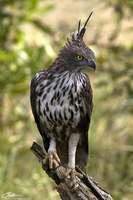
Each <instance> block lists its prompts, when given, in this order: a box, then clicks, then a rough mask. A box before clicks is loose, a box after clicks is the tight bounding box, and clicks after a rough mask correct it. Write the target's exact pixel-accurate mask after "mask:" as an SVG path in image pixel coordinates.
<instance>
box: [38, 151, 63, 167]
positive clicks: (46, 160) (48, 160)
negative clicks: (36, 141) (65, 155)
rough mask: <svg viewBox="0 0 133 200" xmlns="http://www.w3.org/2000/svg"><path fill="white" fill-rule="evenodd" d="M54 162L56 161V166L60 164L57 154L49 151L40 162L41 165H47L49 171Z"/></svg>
mask: <svg viewBox="0 0 133 200" xmlns="http://www.w3.org/2000/svg"><path fill="white" fill-rule="evenodd" d="M54 160H56V162H57V163H58V164H60V159H59V157H58V155H57V153H56V152H54V151H49V152H48V153H47V154H46V156H45V158H44V159H43V160H42V163H43V164H47V163H49V169H53V163H54Z"/></svg>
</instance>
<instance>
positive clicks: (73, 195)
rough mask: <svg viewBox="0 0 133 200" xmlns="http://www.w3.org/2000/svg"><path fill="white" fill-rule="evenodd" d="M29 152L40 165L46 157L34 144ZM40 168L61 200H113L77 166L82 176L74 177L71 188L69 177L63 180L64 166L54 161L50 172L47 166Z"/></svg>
mask: <svg viewBox="0 0 133 200" xmlns="http://www.w3.org/2000/svg"><path fill="white" fill-rule="evenodd" d="M30 150H31V151H32V152H33V153H34V154H35V155H36V156H37V157H38V158H39V161H40V162H41V163H42V160H43V159H44V158H45V155H46V154H45V153H44V151H43V148H42V147H41V146H40V145H38V144H37V143H35V142H34V143H33V145H32V147H31V148H30ZM42 168H43V170H45V171H46V173H47V174H48V176H49V177H51V178H52V179H53V180H54V181H55V183H56V190H57V191H58V193H59V195H60V197H61V199H62V200H113V198H112V197H111V196H110V195H109V194H108V193H107V192H106V191H105V190H103V189H102V188H101V187H100V186H99V185H98V183H97V182H96V181H95V180H94V179H93V178H92V177H90V176H89V175H88V174H85V173H84V172H83V171H82V170H81V169H80V168H79V167H78V166H76V171H77V172H79V173H80V174H82V175H83V178H81V179H80V178H79V177H77V176H76V184H75V185H74V187H72V188H71V187H70V185H72V184H73V183H72V182H71V179H70V177H69V176H68V177H66V178H63V177H64V174H65V172H66V167H65V166H62V165H59V164H58V163H57V162H56V161H55V160H54V168H53V169H51V170H50V169H49V167H48V164H47V165H46V164H45V165H44V164H43V163H42Z"/></svg>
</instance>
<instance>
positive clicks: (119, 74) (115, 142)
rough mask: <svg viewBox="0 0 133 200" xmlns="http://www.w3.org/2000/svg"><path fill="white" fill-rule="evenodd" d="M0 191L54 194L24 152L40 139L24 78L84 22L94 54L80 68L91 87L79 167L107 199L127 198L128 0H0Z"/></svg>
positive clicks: (131, 86)
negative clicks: (91, 62) (89, 66)
mask: <svg viewBox="0 0 133 200" xmlns="http://www.w3.org/2000/svg"><path fill="white" fill-rule="evenodd" d="M0 5H1V6H0V177H1V178H0V197H1V195H2V194H4V193H7V192H12V193H15V194H17V195H22V196H23V197H24V198H31V199H32V200H36V199H39V200H43V199H46V200H52V199H55V200H59V199H60V198H59V195H58V193H57V192H56V190H55V184H54V182H53V181H52V180H51V179H50V178H49V177H48V176H47V175H46V174H45V172H44V171H43V170H42V169H41V164H40V163H39V162H38V159H37V158H36V157H35V156H34V155H33V154H32V153H31V152H30V147H31V145H32V143H33V141H35V142H37V143H39V144H40V145H42V139H41V136H40V134H39V132H38V130H37V127H36V124H35V123H34V120H33V116H32V113H31V107H30V100H29V98H30V97H29V96H30V94H29V93H30V81H31V79H32V77H33V76H34V75H35V74H36V72H37V71H39V70H42V69H44V68H46V67H48V66H49V65H50V64H51V63H52V62H53V61H54V59H55V58H56V56H57V54H58V52H59V49H60V48H61V47H62V46H63V45H64V43H65V42H66V38H67V37H68V36H69V34H70V33H71V32H73V31H76V30H77V25H78V20H79V18H80V17H81V18H82V23H84V22H85V20H86V19H87V17H88V15H89V14H90V12H91V10H92V8H93V7H94V8H95V10H94V13H93V15H92V17H91V20H90V21H89V23H88V25H87V31H86V34H85V38H84V41H85V43H86V44H87V45H88V46H89V47H90V48H91V49H92V50H93V51H94V53H95V55H96V63H97V69H96V71H95V72H93V71H92V70H87V71H86V72H87V73H88V75H89V77H90V80H91V84H92V88H93V94H94V110H93V115H92V121H91V127H90V131H89V137H90V147H89V148H90V162H89V166H88V167H87V173H88V174H89V175H90V176H92V177H93V178H94V179H96V181H97V182H98V183H99V185H100V186H101V187H103V188H104V189H105V190H106V191H108V192H109V193H110V194H111V195H112V197H113V198H114V199H115V200H131V199H133V1H132V0H70V1H68V0H63V1H59V0H56V1H53V0H51V1H48V0H23V1H21V0H12V1H10V0H0Z"/></svg>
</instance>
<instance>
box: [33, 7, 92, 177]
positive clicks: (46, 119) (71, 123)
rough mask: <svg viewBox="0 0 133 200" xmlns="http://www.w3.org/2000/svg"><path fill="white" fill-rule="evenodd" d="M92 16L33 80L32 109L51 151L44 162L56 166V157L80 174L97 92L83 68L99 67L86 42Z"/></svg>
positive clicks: (48, 149) (83, 163) (85, 160)
mask: <svg viewBox="0 0 133 200" xmlns="http://www.w3.org/2000/svg"><path fill="white" fill-rule="evenodd" d="M92 12H93V11H92ZM92 12H91V14H92ZM91 14H90V16H91ZM90 16H89V17H88V19H87V21H86V23H85V25H84V26H83V27H82V28H81V30H80V23H81V20H80V21H79V26H78V32H77V34H76V36H75V35H74V33H73V34H72V35H71V39H67V43H66V44H65V45H64V47H63V48H62V49H61V50H60V53H59V55H58V57H57V58H56V59H55V61H54V62H53V63H52V64H51V65H50V66H49V68H47V69H45V70H43V71H40V72H38V73H37V74H36V75H35V77H34V78H33V79H32V81H31V107H32V112H33V115H34V118H35V122H36V124H37V126H38V129H39V132H40V134H41V136H42V138H43V143H44V147H45V150H46V151H47V152H48V154H47V155H48V156H47V158H46V159H45V160H44V163H46V162H47V161H48V160H49V167H50V168H52V167H53V161H51V159H49V158H52V159H56V160H57V162H60V161H61V163H62V164H67V165H68V167H69V170H68V171H67V173H66V175H68V174H69V172H71V173H73V172H74V173H75V174H76V172H75V171H74V169H75V164H76V165H79V166H80V167H81V168H82V169H83V170H85V166H86V164H87V160H88V130H89V126H90V121H91V113H92V109H93V102H92V98H93V95H92V89H91V85H90V81H89V78H88V76H87V75H86V74H85V73H84V72H83V69H84V68H85V67H87V66H90V67H92V68H94V70H95V68H96V65H95V61H94V60H95V56H94V53H93V52H92V50H91V49H90V48H89V47H87V46H86V44H85V43H84V42H83V36H84V33H85V30H86V24H87V22H88V20H89V18H90Z"/></svg>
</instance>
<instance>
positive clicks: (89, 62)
mask: <svg viewBox="0 0 133 200" xmlns="http://www.w3.org/2000/svg"><path fill="white" fill-rule="evenodd" d="M88 66H89V67H91V68H93V69H94V71H95V69H96V63H95V60H94V59H92V60H90V61H89V60H88Z"/></svg>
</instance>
